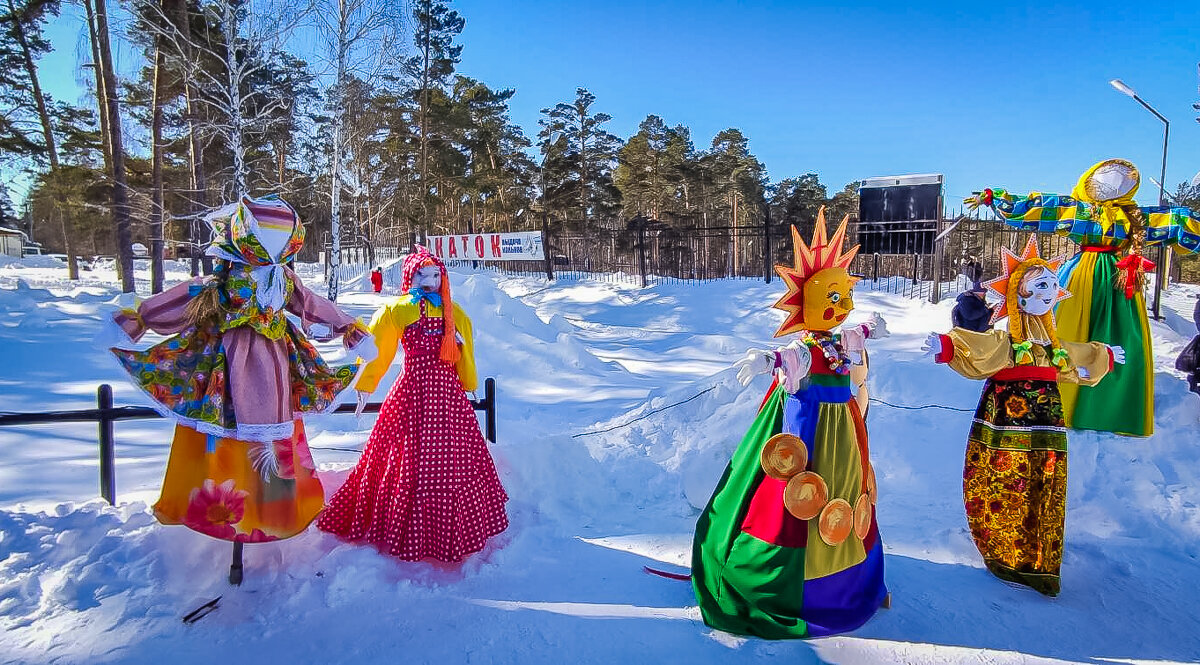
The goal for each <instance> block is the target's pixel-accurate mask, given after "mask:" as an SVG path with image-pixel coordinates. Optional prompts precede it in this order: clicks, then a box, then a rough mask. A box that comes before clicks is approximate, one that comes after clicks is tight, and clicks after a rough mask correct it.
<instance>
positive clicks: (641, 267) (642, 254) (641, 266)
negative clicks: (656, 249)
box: [634, 216, 646, 289]
mask: <svg viewBox="0 0 1200 665" xmlns="http://www.w3.org/2000/svg"><path fill="white" fill-rule="evenodd" d="M634 222H636V223H637V230H638V271H639V272H640V273H641V275H642V288H643V289H644V288H646V218H645V217H641V216H638V217H636V218H634Z"/></svg>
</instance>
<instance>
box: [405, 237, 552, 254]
mask: <svg viewBox="0 0 1200 665" xmlns="http://www.w3.org/2000/svg"><path fill="white" fill-rule="evenodd" d="M426 244H427V246H428V247H429V251H431V252H433V253H434V254H435V255H436V256H437V257H438V258H440V259H442V260H444V261H544V260H545V259H546V254H545V252H544V251H543V249H542V234H541V232H539V231H521V232H518V233H462V234H459V235H452V236H429V238H428V240H427V241H426Z"/></svg>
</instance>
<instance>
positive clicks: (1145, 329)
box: [1126, 289, 1154, 436]
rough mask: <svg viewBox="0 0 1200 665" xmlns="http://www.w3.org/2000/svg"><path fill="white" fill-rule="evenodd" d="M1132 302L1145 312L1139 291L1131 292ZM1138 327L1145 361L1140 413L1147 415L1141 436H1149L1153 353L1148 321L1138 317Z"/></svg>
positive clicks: (1151, 432) (1152, 413)
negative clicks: (1143, 407)
mask: <svg viewBox="0 0 1200 665" xmlns="http://www.w3.org/2000/svg"><path fill="white" fill-rule="evenodd" d="M1133 302H1134V303H1135V304H1134V306H1135V307H1137V308H1138V311H1139V312H1145V311H1146V297H1145V296H1143V295H1142V290H1141V289H1137V290H1136V291H1134V292H1133ZM1138 327H1140V328H1141V329H1142V357H1143V358H1145V359H1146V390H1144V391H1143V394H1142V399H1143V400H1145V402H1146V410H1145V411H1143V412H1142V413H1145V414H1147V415H1146V418H1145V421H1146V422H1145V427H1143V428H1142V436H1150V435H1151V434H1153V433H1154V351H1153V349H1151V348H1150V321H1149V320H1148V319H1147V318H1146V317H1145V316H1139V317H1138ZM1126 353H1128V351H1126Z"/></svg>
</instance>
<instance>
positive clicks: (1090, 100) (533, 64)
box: [47, 0, 1200, 203]
mask: <svg viewBox="0 0 1200 665" xmlns="http://www.w3.org/2000/svg"><path fill="white" fill-rule="evenodd" d="M1038 4H1041V3H1038ZM1046 4H1047V5H1048V4H1049V3H1046ZM852 5H853V6H850V7H845V8H840V7H832V6H830V4H829V3H810V2H717V1H706V0H692V1H690V2H689V1H683V0H666V1H660V2H634V1H629V0H614V1H610V2H582V1H581V2H570V1H559V0H543V1H541V2H535V1H533V0H503V1H497V0H458V1H457V2H453V3H452V6H453V7H454V8H455V9H457V10H458V11H459V12H460V13H461V14H462V15H463V16H464V17H465V18H466V29H465V30H464V31H463V33H462V35H461V38H460V42H461V43H462V44H463V45H464V46H465V48H464V50H463V59H462V63H461V65H460V67H459V71H460V72H461V73H463V74H466V75H468V76H472V77H474V78H477V79H480V80H482V81H484V82H486V83H487V84H489V85H491V86H492V87H511V88H515V89H516V90H517V93H516V95H515V96H514V97H513V100H512V117H513V120H514V121H515V122H517V123H518V124H519V125H521V126H522V127H523V128H524V129H525V131H526V133H527V134H530V135H532V134H534V133H536V130H537V120H538V118H539V113H538V111H539V110H540V109H541V108H544V107H547V106H552V105H554V104H555V103H557V102H560V101H570V100H572V99H573V98H574V93H575V88H576V87H586V88H588V89H589V90H591V91H592V93H594V94H595V95H596V97H597V100H596V103H595V106H594V108H595V109H596V110H598V111H603V112H606V113H609V114H610V115H612V116H613V121H612V122H611V123H610V125H609V128H610V131H612V132H613V133H615V134H617V135H619V136H621V137H623V138H628V137H629V136H630V135H631V134H633V133H634V132H636V131H637V125H638V123H639V122H641V121H642V120H643V119H644V118H645V117H646V115H647V114H651V113H653V114H656V115H659V116H661V117H662V118H663V119H664V120H665V121H666V122H668V123H669V124H684V125H687V126H689V127H690V128H691V129H692V138H693V140H694V141H695V143H696V146H697V147H698V148H704V147H707V146H708V143H709V141H710V140H711V139H712V136H713V135H714V134H715V133H716V132H718V131H720V130H721V129H723V128H726V127H737V128H739V129H741V130H742V132H743V133H744V134H745V135H746V136H747V137H748V138H749V139H750V146H751V150H752V151H753V152H754V153H755V155H756V156H757V157H758V158H759V159H760V160H761V161H762V162H763V163H764V164H766V167H767V170H768V173H769V176H770V178H771V180H772V181H777V180H779V179H782V178H785V177H790V176H796V175H800V174H803V173H806V172H810V171H812V172H816V173H818V174H819V175H820V176H821V181H822V182H824V183H825V184H826V185H827V186H828V187H829V189H830V191H831V193H832V192H833V191H837V190H838V189H840V188H841V187H842V185H844V184H845V183H847V182H849V181H852V180H857V179H861V178H864V177H869V176H877V175H892V174H900V173H944V174H945V175H946V182H947V186H946V194H947V199H948V201H951V200H953V199H954V198H957V197H961V196H964V195H966V194H968V193H969V192H970V191H971V190H972V189H979V188H981V187H984V186H993V187H995V186H1005V187H1008V188H1009V189H1013V190H1018V191H1028V190H1040V191H1066V190H1069V189H1070V188H1071V186H1072V185H1073V184H1074V182H1075V180H1076V178H1077V177H1078V176H1079V174H1080V173H1082V172H1083V171H1084V170H1085V169H1086V168H1087V167H1088V166H1090V165H1091V164H1092V163H1094V162H1096V161H1099V160H1100V159H1103V158H1106V157H1125V158H1127V159H1131V160H1133V161H1134V162H1135V163H1136V164H1138V165H1139V167H1140V168H1141V169H1142V171H1143V190H1142V194H1141V195H1140V196H1139V199H1141V200H1142V201H1143V203H1152V202H1153V201H1154V199H1156V198H1157V187H1156V185H1154V183H1153V182H1151V181H1150V179H1149V178H1148V177H1147V176H1148V175H1149V176H1153V177H1155V178H1157V177H1158V172H1159V167H1160V160H1161V150H1162V123H1161V122H1159V121H1158V120H1157V119H1156V118H1155V117H1154V116H1152V115H1151V114H1150V113H1149V112H1147V111H1146V110H1145V109H1143V108H1142V107H1141V106H1139V105H1138V104H1137V103H1136V102H1135V101H1134V100H1132V99H1130V98H1128V97H1125V96H1123V95H1121V94H1118V93H1117V92H1116V91H1114V90H1113V89H1112V88H1111V87H1110V86H1109V84H1108V81H1109V79H1112V78H1121V79H1123V80H1124V81H1125V82H1126V83H1127V84H1129V85H1130V86H1131V87H1133V88H1134V89H1135V90H1136V91H1137V92H1138V94H1139V95H1140V96H1141V97H1143V98H1144V99H1146V100H1147V101H1148V102H1149V103H1150V104H1152V105H1154V106H1155V107H1156V108H1157V109H1158V110H1159V111H1160V112H1161V113H1163V114H1164V115H1165V116H1167V118H1168V119H1170V120H1171V141H1170V151H1169V157H1168V165H1167V183H1168V188H1169V189H1173V188H1174V186H1175V185H1176V184H1177V183H1179V182H1180V181H1183V180H1187V179H1190V178H1191V177H1192V176H1193V175H1195V174H1196V173H1197V172H1198V171H1200V124H1198V123H1197V122H1196V121H1195V117H1196V115H1197V113H1196V112H1195V111H1193V110H1192V108H1191V104H1192V103H1193V102H1197V101H1200V92H1198V91H1197V86H1198V85H1200V77H1198V76H1197V63H1200V3H1198V2H1192V1H1190V0H1189V1H1185V0H1174V1H1171V0H1168V1H1166V2H1142V3H1130V2H1112V1H1109V0H1103V1H1100V2H1091V3H1086V4H1083V3H1075V4H1073V5H1070V6H1067V5H1058V6H1052V7H1047V6H1042V7H1038V6H1037V5H1036V4H1034V3H1030V4H1029V5H1022V4H1019V3H1014V4H1012V5H1011V6H1004V3H995V2H992V3H971V2H956V3H952V2H927V3H908V4H905V3H884V2H875V1H871V0H866V1H862V2H855V3H852ZM60 23H61V25H58V26H55V27H54V29H53V30H52V32H51V35H52V37H53V38H54V40H55V43H56V46H57V47H58V48H59V49H60V53H59V54H56V55H54V56H50V58H49V59H48V61H47V63H48V64H49V63H54V68H55V69H56V70H57V71H59V72H61V75H60V76H57V77H55V80H54V81H53V82H52V84H51V85H49V86H48V87H50V88H51V90H52V91H54V92H56V93H57V94H59V95H64V96H67V97H73V96H76V95H77V94H78V91H77V89H76V88H74V85H75V84H74V78H75V76H74V74H73V73H71V71H70V69H71V68H72V67H73V65H74V63H75V61H76V59H75V46H76V38H77V35H78V29H79V28H78V23H77V18H76V17H75V16H73V15H69V14H67V15H64V17H63V18H62V19H60ZM121 58H122V59H123V60H124V61H125V62H126V63H133V62H135V61H136V55H135V54H134V53H132V52H130V51H128V50H126V51H125V52H124V53H123V54H121Z"/></svg>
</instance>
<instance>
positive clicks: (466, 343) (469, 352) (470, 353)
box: [454, 305, 479, 391]
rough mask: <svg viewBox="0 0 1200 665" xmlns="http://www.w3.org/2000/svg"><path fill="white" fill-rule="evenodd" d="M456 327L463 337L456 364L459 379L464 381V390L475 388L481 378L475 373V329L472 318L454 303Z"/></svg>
mask: <svg viewBox="0 0 1200 665" xmlns="http://www.w3.org/2000/svg"><path fill="white" fill-rule="evenodd" d="M454 328H455V330H457V331H458V334H459V336H460V337H462V344H461V345H459V351H461V355H460V356H459V358H458V365H456V369H458V379H459V380H460V381H462V387H463V390H466V391H471V390H475V389H476V388H478V387H479V378H478V376H477V375H476V373H475V339H474V337H475V330H474V328H473V327H472V326H471V319H470V318H468V317H467V315H466V314H465V313H463V311H462V308H461V307H459V306H458V305H454Z"/></svg>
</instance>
